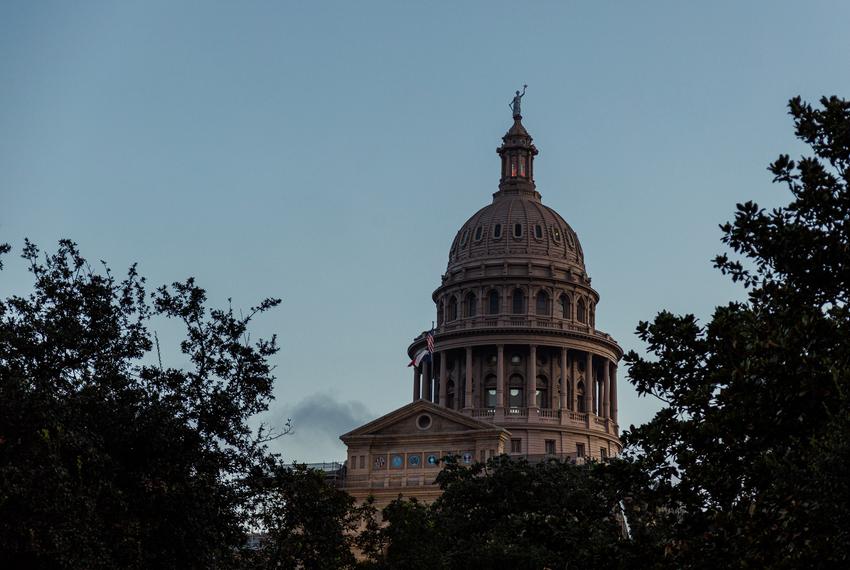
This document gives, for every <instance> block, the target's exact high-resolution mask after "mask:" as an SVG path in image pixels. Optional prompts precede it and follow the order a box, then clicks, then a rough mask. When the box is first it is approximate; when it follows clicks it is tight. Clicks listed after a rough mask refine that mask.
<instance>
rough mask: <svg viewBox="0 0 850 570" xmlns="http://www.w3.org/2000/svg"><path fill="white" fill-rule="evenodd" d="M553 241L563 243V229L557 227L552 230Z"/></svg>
mask: <svg viewBox="0 0 850 570" xmlns="http://www.w3.org/2000/svg"><path fill="white" fill-rule="evenodd" d="M552 239H554V240H555V243H561V228H559V227H557V226H556V227H554V228H552Z"/></svg>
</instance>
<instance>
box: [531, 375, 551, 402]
mask: <svg viewBox="0 0 850 570" xmlns="http://www.w3.org/2000/svg"><path fill="white" fill-rule="evenodd" d="M534 397H535V399H536V402H537V407H538V408H542V409H544V410H548V409H549V408H551V407H552V400H551V399H550V398H549V380H548V379H547V378H546V377H545V376H542V375H541V376H538V377H537V392H536V393H535V396H534Z"/></svg>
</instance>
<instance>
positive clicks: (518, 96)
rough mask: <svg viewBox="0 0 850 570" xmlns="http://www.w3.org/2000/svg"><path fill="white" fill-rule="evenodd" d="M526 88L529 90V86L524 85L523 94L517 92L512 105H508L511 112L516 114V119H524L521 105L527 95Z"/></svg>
mask: <svg viewBox="0 0 850 570" xmlns="http://www.w3.org/2000/svg"><path fill="white" fill-rule="evenodd" d="M526 88H528V85H523V86H522V93H520V92H519V91H517V92H516V95H515V96H514V98H513V100H512V101H511V102H510V103H508V107H510V108H511V111H513V113H514V119H521V118H522V111H521V109H520V104H521V99H522V98H523V96H524V95H525V90H526Z"/></svg>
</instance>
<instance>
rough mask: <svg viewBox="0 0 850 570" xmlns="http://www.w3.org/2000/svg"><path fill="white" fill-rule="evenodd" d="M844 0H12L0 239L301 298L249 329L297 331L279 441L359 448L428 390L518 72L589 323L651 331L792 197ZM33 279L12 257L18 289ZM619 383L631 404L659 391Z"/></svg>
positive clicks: (308, 456)
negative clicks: (289, 424) (377, 424)
mask: <svg viewBox="0 0 850 570" xmlns="http://www.w3.org/2000/svg"><path fill="white" fill-rule="evenodd" d="M848 23H850V3H848V2H846V1H834V2H777V1H770V2H768V1H763V2H739V1H734V2H704V3H701V4H700V5H696V3H691V2H679V1H669V2H605V3H602V2H562V1H558V2H535V3H526V2H516V1H514V2H491V1H488V2H483V1H482V2H453V3H449V2H445V3H432V2H428V3H425V2H405V3H401V2H338V3H332V2H289V3H286V2H188V1H176V0H168V1H154V0H146V1H144V2H135V3H130V2H90V1H81V2H30V1H13V0H7V1H5V2H3V3H2V4H0V242H3V241H8V242H10V243H12V244H13V245H14V246H15V248H16V250H15V251H16V252H19V251H20V246H21V245H22V242H23V238H24V237H25V236H28V237H30V238H31V239H32V240H34V241H35V242H37V243H39V244H40V245H42V246H43V247H45V248H48V249H49V248H52V247H54V245H55V242H56V240H58V239H60V238H62V237H69V238H72V239H74V240H75V241H77V242H78V243H79V244H80V246H81V248H82V250H83V253H84V254H85V255H86V256H87V257H89V258H90V259H92V260H98V259H104V260H107V261H108V262H109V263H110V264H111V266H112V267H113V269H114V270H121V269H123V268H125V267H126V266H128V265H129V264H130V263H132V262H134V261H137V262H139V266H140V270H141V272H142V273H143V274H144V275H146V276H147V277H148V278H149V280H150V282H151V284H161V283H166V282H170V281H173V280H176V279H181V278H184V277H186V276H189V275H194V276H196V277H197V279H198V281H199V283H200V284H201V285H202V286H204V287H206V288H207V289H208V291H209V295H210V299H211V301H212V303H213V304H216V305H221V304H224V303H226V299H227V297H233V299H234V304H235V305H236V306H241V307H246V308H247V307H248V306H250V305H251V304H252V303H254V302H256V301H257V300H259V299H260V298H262V297H265V296H279V297H282V298H283V305H282V307H281V308H280V309H279V310H277V311H275V312H274V313H273V314H271V315H270V316H267V317H265V318H264V319H263V320H261V321H260V322H259V323H258V326H257V327H256V333H255V334H270V333H272V332H277V333H278V334H279V338H280V342H281V345H282V350H281V352H280V355H279V357H278V358H277V359H276V364H277V375H278V385H277V389H276V393H277V400H276V401H275V403H274V404H273V410H272V412H271V413H270V414H269V416H268V418H267V419H269V420H270V421H272V422H279V421H281V420H282V419H284V418H285V417H286V416H288V415H293V417H294V420H295V422H296V433H295V435H293V436H290V437H288V438H285V439H284V440H282V442H281V447H280V449H281V450H282V451H283V453H284V454H285V455H286V456H287V457H288V458H293V459H299V460H307V461H315V460H322V459H334V458H341V457H342V456H343V453H342V449H343V448H342V447H341V445H340V444H339V443H338V442H337V441H336V436H337V435H339V433H340V432H341V431H344V430H346V429H349V428H350V427H353V424H354V423H357V422H360V421H363V420H366V419H370V418H372V417H375V416H377V415H379V414H383V413H385V412H387V411H389V410H391V409H394V408H395V407H398V406H400V405H402V404H404V403H407V402H408V401H409V398H410V396H411V390H412V388H411V374H410V369H408V368H406V367H405V365H406V364H407V360H406V355H405V348H406V347H407V345H408V343H409V341H410V339H411V338H412V337H413V336H414V335H415V334H417V333H418V332H419V331H421V330H423V329H425V328H427V327H428V326H429V325H430V322H431V320H432V319H433V318H434V317H433V315H434V308H433V304H432V302H431V299H430V294H431V292H432V291H433V289H434V288H435V287H436V286H437V285H438V283H439V278H440V274H441V272H442V271H444V270H445V265H446V261H447V253H448V249H449V245H450V243H451V240H452V239H453V237H454V235H455V232H456V230H457V228H459V227H460V226H461V224H462V223H463V222H464V221H465V220H466V219H467V218H468V217H469V216H470V215H471V214H472V213H473V212H474V211H475V210H477V209H478V208H479V207H481V206H483V205H484V204H486V203H488V201H489V200H490V195H491V193H492V192H493V191H494V190H495V189H496V185H497V182H498V160H497V156H496V154H495V149H496V146H497V145H498V144H499V139H500V137H501V135H502V134H503V133H504V131H505V130H506V129H507V128H508V127H509V124H510V115H509V110H508V107H507V104H508V102H509V100H510V96H511V94H512V92H513V91H514V90H515V89H517V88H518V87H520V86H521V85H522V84H523V83H527V84H528V85H529V88H528V94H527V95H526V98H525V99H524V100H523V114H524V116H525V121H524V122H525V124H526V126H527V127H528V129H529V131H530V132H531V134H532V135H533V136H534V137H535V142H536V144H537V146H538V148H539V149H540V155H539V157H538V160H537V163H536V180H537V184H538V189H539V190H540V191H541V192H542V194H543V200H544V202H545V203H546V204H548V205H550V206H552V207H554V208H555V209H556V210H558V211H559V212H560V213H561V214H562V215H563V216H564V217H565V218H566V219H567V221H569V222H570V224H571V225H572V226H573V228H574V229H575V230H576V231H577V232H578V235H579V237H580V239H581V242H582V244H583V246H584V251H585V256H586V260H587V266H588V270H589V272H590V275H591V276H592V278H593V285H594V286H595V287H596V288H597V290H598V291H599V293H600V294H601V297H602V300H601V303H600V305H599V309H598V312H597V325H598V326H599V328H601V329H603V330H605V331H607V332H610V333H611V334H612V335H614V337H615V338H616V339H618V340H619V342H620V343H621V344H622V346H623V347H624V348H626V349H630V348H636V349H640V348H641V345H640V343H639V342H638V341H637V339H636V338H635V336H634V334H633V331H634V328H635V325H636V324H637V322H638V321H639V320H641V319H648V318H651V317H652V316H653V315H654V314H655V313H656V312H658V311H659V310H661V309H664V308H668V309H670V310H672V311H674V312H694V313H696V314H697V315H698V316H700V317H702V318H705V317H707V316H708V315H710V314H711V311H712V308H713V307H714V306H715V305H716V304H720V303H724V302H726V301H728V300H730V299H733V298H739V297H740V296H741V291H740V290H739V289H737V288H736V287H733V286H732V285H731V284H730V283H729V282H728V281H727V280H726V279H725V278H723V277H722V276H720V275H719V274H718V273H717V272H716V271H715V270H713V269H712V268H711V263H710V259H711V258H712V257H713V255H714V254H715V253H717V252H719V251H722V249H723V248H722V244H721V243H720V242H719V237H720V232H719V230H718V228H717V225H718V224H719V223H721V222H723V221H726V220H727V219H729V218H730V217H731V216H732V213H733V210H734V204H735V203H736V202H739V201H744V200H746V199H755V200H757V201H759V202H760V203H762V204H764V205H774V204H779V203H782V202H785V201H787V199H788V197H787V195H786V194H785V193H784V191H783V190H782V189H781V188H780V187H778V186H774V185H772V184H771V183H770V176H769V174H768V173H767V171H766V170H765V167H766V166H767V164H768V163H769V162H770V161H771V160H773V159H774V158H775V156H776V155H777V154H778V153H780V152H790V153H792V154H799V153H800V152H802V150H803V149H802V148H801V147H800V146H799V145H798V144H797V143H796V141H795V140H794V138H793V134H792V128H791V123H790V120H789V118H788V117H787V115H786V107H785V105H786V102H787V100H788V99H789V98H790V97H791V96H794V95H797V94H800V95H802V96H803V97H804V98H807V99H809V100H816V99H817V98H818V97H819V96H820V95H822V94H838V95H842V96H844V97H848V96H850V38H849V37H848V33H847V29H848ZM27 286H28V280H27V275H26V273H25V271H24V268H23V265H22V263H18V262H15V261H14V259H8V265H7V270H6V271H4V272H3V273H0V294H2V295H4V296H5V295H7V294H9V293H11V292H22V291H25V290H26V287H27ZM173 333H174V331H173V330H172V329H171V328H169V327H166V326H163V328H162V329H161V330H160V336H161V337H163V336H164V337H166V338H170V339H171V338H173V336H172V335H173ZM164 348H165V351H164V354H163V356H164V358H165V360H166V362H168V363H171V364H175V365H177V364H180V363H181V357H180V354H179V352H178V349H177V347H176V343H175V342H171V343H170V344H169V346H166V347H164ZM622 372H624V371H622ZM622 372H621V378H623V377H624V376H625V375H624V374H623V373H622ZM620 393H621V404H620V408H621V418H622V423H623V424H625V425H628V424H629V423H633V422H640V421H643V420H645V419H647V418H648V417H649V416H650V415H651V413H652V411H653V410H654V409H655V404H654V403H653V402H651V401H648V400H645V399H644V400H639V399H637V398H636V396H635V395H634V393H633V391H632V390H631V388H630V386H627V385H626V383H625V382H622V383H621V389H620Z"/></svg>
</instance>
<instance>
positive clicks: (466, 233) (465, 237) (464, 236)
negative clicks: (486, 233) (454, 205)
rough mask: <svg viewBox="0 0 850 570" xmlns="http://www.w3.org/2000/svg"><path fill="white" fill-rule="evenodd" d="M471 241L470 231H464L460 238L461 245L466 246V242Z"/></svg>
mask: <svg viewBox="0 0 850 570" xmlns="http://www.w3.org/2000/svg"><path fill="white" fill-rule="evenodd" d="M468 239H469V230H463V234H462V235H461V236H460V245H466V240H468Z"/></svg>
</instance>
